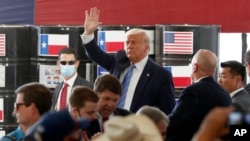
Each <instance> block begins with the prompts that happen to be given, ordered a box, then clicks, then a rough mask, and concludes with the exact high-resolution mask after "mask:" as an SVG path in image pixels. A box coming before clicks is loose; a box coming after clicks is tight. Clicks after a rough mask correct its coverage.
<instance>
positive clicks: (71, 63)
mask: <svg viewBox="0 0 250 141" xmlns="http://www.w3.org/2000/svg"><path fill="white" fill-rule="evenodd" d="M75 63H76V61H73V60H71V61H60V64H61V65H66V64H69V65H74V64H75Z"/></svg>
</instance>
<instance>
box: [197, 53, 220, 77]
mask: <svg viewBox="0 0 250 141" xmlns="http://www.w3.org/2000/svg"><path fill="white" fill-rule="evenodd" d="M192 63H197V65H198V68H197V71H198V72H199V73H201V74H204V75H207V76H213V75H214V73H215V71H216V68H217V64H218V58H217V56H216V55H215V54H214V53H213V52H211V51H209V50H205V49H200V50H199V51H198V52H197V53H196V54H195V55H194V57H193V60H192Z"/></svg>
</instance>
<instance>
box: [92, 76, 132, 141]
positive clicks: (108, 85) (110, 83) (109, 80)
mask: <svg viewBox="0 0 250 141" xmlns="http://www.w3.org/2000/svg"><path fill="white" fill-rule="evenodd" d="M94 91H95V92H96V93H97V95H98V96H99V101H98V110H97V120H94V121H93V122H92V124H91V126H90V127H89V128H88V129H87V132H88V136H89V137H90V138H91V137H92V136H93V135H94V134H96V133H99V132H103V124H104V122H105V121H107V120H108V119H110V118H112V117H113V116H115V115H119V116H127V115H129V114H131V112H129V111H127V110H125V109H121V108H118V107H117V104H118V101H119V98H120V94H121V91H122V88H121V84H120V81H119V80H118V79H117V78H116V77H115V76H113V75H111V74H106V75H102V76H100V77H97V79H96V80H95V83H94Z"/></svg>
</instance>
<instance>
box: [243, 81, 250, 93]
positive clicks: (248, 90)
mask: <svg viewBox="0 0 250 141" xmlns="http://www.w3.org/2000/svg"><path fill="white" fill-rule="evenodd" d="M244 89H245V90H246V91H247V92H248V94H250V83H248V84H247V85H246V86H245V88H244Z"/></svg>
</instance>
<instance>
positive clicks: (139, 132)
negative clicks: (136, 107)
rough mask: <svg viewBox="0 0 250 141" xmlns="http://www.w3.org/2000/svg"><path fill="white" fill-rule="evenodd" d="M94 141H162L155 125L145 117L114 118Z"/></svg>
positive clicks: (105, 125)
mask: <svg viewBox="0 0 250 141" xmlns="http://www.w3.org/2000/svg"><path fill="white" fill-rule="evenodd" d="M104 131H105V132H104V133H103V134H102V135H100V136H99V137H97V138H96V139H94V141H162V137H161V135H160V133H159V130H158V129H157V127H156V125H155V124H154V123H153V121H152V120H151V119H149V118H148V117H146V116H145V115H129V116H126V117H120V116H115V117H113V118H112V119H110V120H109V121H107V122H106V123H105V124H104Z"/></svg>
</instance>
